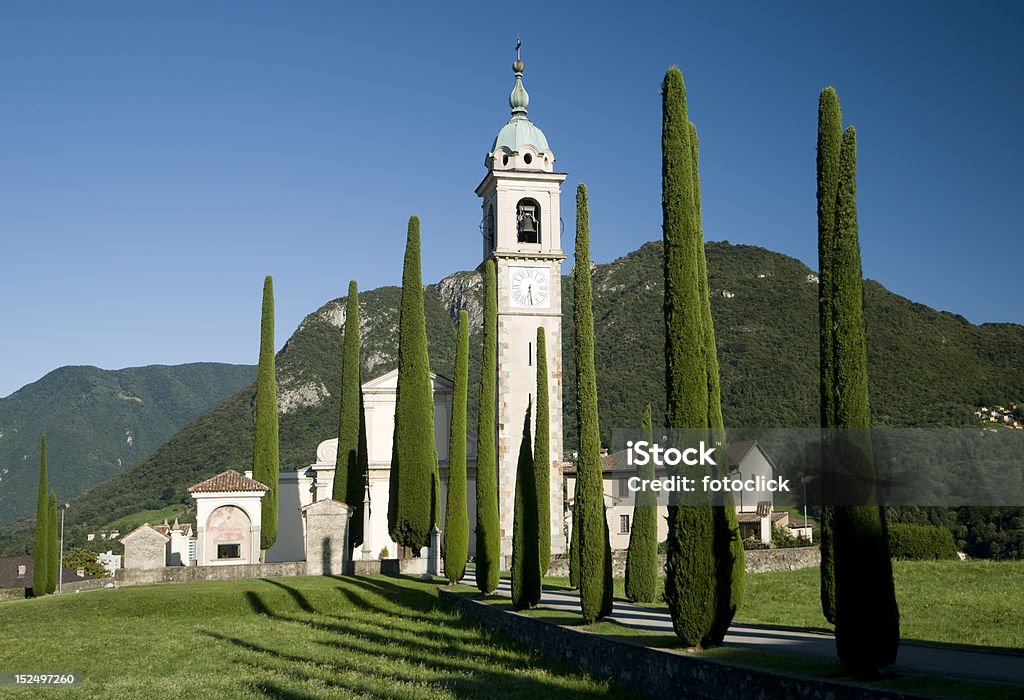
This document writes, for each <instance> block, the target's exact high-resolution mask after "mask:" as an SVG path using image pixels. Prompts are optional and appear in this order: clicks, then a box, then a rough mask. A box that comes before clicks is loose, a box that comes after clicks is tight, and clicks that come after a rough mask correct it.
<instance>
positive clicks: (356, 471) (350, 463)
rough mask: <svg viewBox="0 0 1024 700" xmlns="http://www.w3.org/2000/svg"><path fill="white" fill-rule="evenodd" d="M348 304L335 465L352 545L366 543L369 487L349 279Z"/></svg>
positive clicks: (336, 493) (355, 291)
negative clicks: (362, 444) (347, 511)
mask: <svg viewBox="0 0 1024 700" xmlns="http://www.w3.org/2000/svg"><path fill="white" fill-rule="evenodd" d="M346 301H347V303H346V307H345V339H344V350H343V353H342V357H341V412H340V414H339V416H338V456H337V460H336V462H335V468H334V490H333V493H332V497H333V498H334V500H336V501H342V502H344V503H347V504H348V505H349V507H351V508H352V509H353V513H352V517H351V518H350V519H349V522H348V527H349V546H351V547H358V546H359V545H361V544H362V543H363V496H364V491H365V487H366V483H365V480H366V466H367V465H366V463H365V462H364V459H365V457H366V451H365V450H363V451H362V452H360V449H359V446H360V445H359V443H360V440H359V438H360V428H361V427H365V426H364V421H363V420H362V400H361V399H362V390H361V384H362V381H361V380H362V377H361V370H360V359H359V287H358V285H357V284H356V281H355V280H352V281H351V282H349V283H348V299H347V300H346Z"/></svg>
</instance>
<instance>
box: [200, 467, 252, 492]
mask: <svg viewBox="0 0 1024 700" xmlns="http://www.w3.org/2000/svg"><path fill="white" fill-rule="evenodd" d="M269 490H270V487H268V486H266V485H264V484H261V483H260V482H258V481H256V480H255V479H250V478H249V477H247V476H245V475H244V474H240V473H238V472H236V471H235V470H234V469H228V470H227V471H226V472H221V473H220V474H218V475H217V476H215V477H212V478H210V479H207V480H206V481H200V482H199V483H198V484H196V485H195V486H189V488H188V492H189V493H216V492H223V491H264V492H266V491H269Z"/></svg>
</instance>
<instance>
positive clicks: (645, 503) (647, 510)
mask: <svg viewBox="0 0 1024 700" xmlns="http://www.w3.org/2000/svg"><path fill="white" fill-rule="evenodd" d="M641 432H642V439H643V440H646V441H647V443H648V444H650V442H651V432H652V428H651V404H647V410H646V411H644V418H643V423H642V426H641ZM637 476H639V477H640V479H641V480H642V481H643V482H648V481H651V480H653V479H654V478H655V473H654V461H653V460H648V461H647V464H645V465H643V466H641V467H639V471H638V473H637ZM659 568H660V567H659V566H658V495H657V494H656V493H654V492H653V491H649V490H643V491H637V492H636V494H635V495H634V501H633V526H632V528H631V529H630V531H629V550H628V551H627V553H626V597H627V598H628V599H629V600H631V601H633V602H634V603H653V602H654V601H655V600H656V599H657V596H658V574H659V573H660V572H659Z"/></svg>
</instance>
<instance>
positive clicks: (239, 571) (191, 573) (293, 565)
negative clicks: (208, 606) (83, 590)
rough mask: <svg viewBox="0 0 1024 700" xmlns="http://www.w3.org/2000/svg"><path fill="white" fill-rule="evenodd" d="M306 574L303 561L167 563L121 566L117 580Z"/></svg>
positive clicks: (130, 582) (139, 582)
mask: <svg viewBox="0 0 1024 700" xmlns="http://www.w3.org/2000/svg"><path fill="white" fill-rule="evenodd" d="M305 575H306V562H304V561H296V562H284V563H280V564H236V565H231V566H166V567H164V568H162V569H142V570H139V569H118V570H117V576H115V577H114V583H115V585H117V586H138V585H142V584H147V583H184V582H186V581H224V580H228V579H236V578H264V577H269V576H305Z"/></svg>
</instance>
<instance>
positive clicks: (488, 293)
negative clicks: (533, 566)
mask: <svg viewBox="0 0 1024 700" xmlns="http://www.w3.org/2000/svg"><path fill="white" fill-rule="evenodd" d="M497 366H498V280H497V276H496V273H495V270H494V260H491V259H488V260H487V261H486V262H485V263H484V347H483V357H482V361H481V363H480V408H479V410H478V411H477V430H476V587H477V588H479V589H480V591H481V592H482V593H490V592H491V591H493V590H494V589H495V588H497V587H498V574H499V573H500V570H501V533H500V530H499V528H500V524H499V521H498V454H497V450H496V449H495V439H496V429H497V428H496V426H497V424H496V422H495V415H494V414H495V411H496V408H497V403H496V398H495V390H496V387H495V384H496V382H497V379H498V374H497V372H498V370H497Z"/></svg>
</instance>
